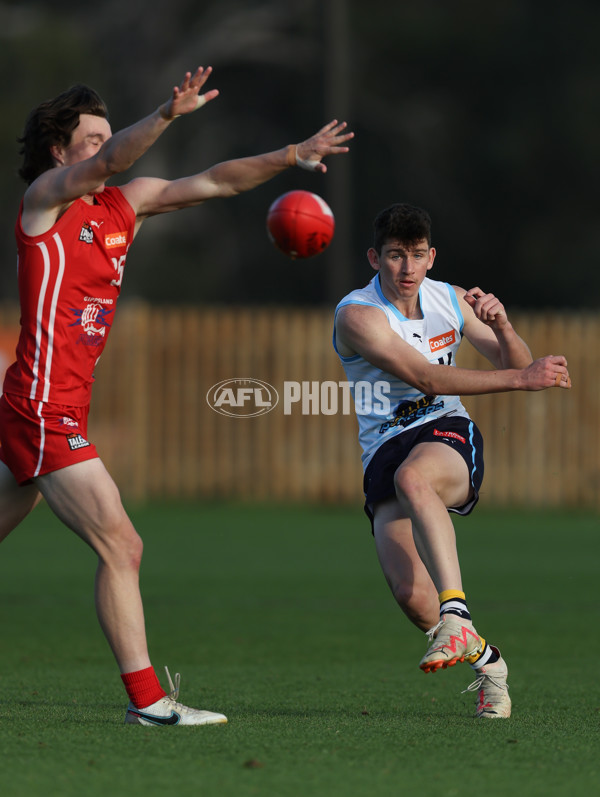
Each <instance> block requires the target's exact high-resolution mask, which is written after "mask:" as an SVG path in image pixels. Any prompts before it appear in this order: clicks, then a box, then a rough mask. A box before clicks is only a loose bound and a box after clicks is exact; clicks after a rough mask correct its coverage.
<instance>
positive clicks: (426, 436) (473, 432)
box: [364, 415, 483, 524]
mask: <svg viewBox="0 0 600 797" xmlns="http://www.w3.org/2000/svg"><path fill="white" fill-rule="evenodd" d="M419 443H445V444H446V445H448V446H452V448H453V449H454V450H455V451H457V452H458V453H459V454H460V455H461V457H462V458H463V459H464V461H465V462H466V463H467V467H468V468H469V477H470V479H471V484H472V486H473V496H472V497H471V498H470V499H469V501H468V502H467V503H466V504H464V505H463V506H452V507H448V511H449V512H455V513H456V514H457V515H468V514H469V513H470V512H471V511H472V510H473V508H474V506H475V504H476V503H477V501H478V500H479V488H480V487H481V482H482V481H483V438H482V437H481V432H480V431H479V429H478V428H477V426H476V425H475V424H474V423H473V421H471V420H470V419H469V418H463V417H461V416H456V415H449V416H447V417H445V418H438V420H437V421H429V422H428V423H423V424H421V425H420V426H416V427H415V428H414V429H408V430H407V431H405V432H401V433H399V434H397V435H394V437H392V438H391V440H387V441H386V442H385V443H383V445H382V446H381V447H380V448H378V449H377V451H376V452H375V454H374V455H373V457H372V459H371V461H370V462H369V464H368V465H367V469H366V471H365V478H364V491H365V512H366V514H367V516H368V517H369V519H370V520H371V524H372V523H373V507H374V506H375V504H377V503H379V502H380V501H385V500H386V499H388V498H391V497H392V496H394V495H395V494H396V490H395V487H394V474H395V472H396V470H397V468H398V466H399V465H401V464H402V463H403V462H404V460H405V459H406V457H407V456H408V455H409V454H410V452H411V451H412V450H413V448H414V447H415V446H418V445H419Z"/></svg>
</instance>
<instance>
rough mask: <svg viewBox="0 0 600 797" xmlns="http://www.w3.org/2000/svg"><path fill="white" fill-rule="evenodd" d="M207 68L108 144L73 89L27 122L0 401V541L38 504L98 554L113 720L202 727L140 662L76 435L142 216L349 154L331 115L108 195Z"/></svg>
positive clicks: (194, 91) (181, 111) (119, 509)
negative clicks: (189, 171)
mask: <svg viewBox="0 0 600 797" xmlns="http://www.w3.org/2000/svg"><path fill="white" fill-rule="evenodd" d="M211 71H212V70H211V67H208V68H207V69H204V68H203V67H199V68H198V69H197V70H196V72H195V73H194V74H192V73H189V72H188V73H187V74H186V75H185V77H184V79H183V81H182V83H181V85H179V86H176V87H174V89H173V91H172V93H171V96H170V97H169V99H168V100H167V101H166V102H165V103H163V104H162V105H160V107H159V108H157V110H155V111H154V112H153V113H151V114H150V115H149V116H147V117H145V118H144V119H142V120H141V121H139V122H137V123H136V124H134V125H132V126H131V127H128V128H126V129H124V130H121V131H120V132H118V133H115V135H112V132H111V128H110V125H109V122H108V118H107V116H108V114H107V109H106V106H105V104H104V102H103V101H102V100H101V98H100V97H99V96H98V95H97V94H96V93H95V92H94V91H93V90H91V89H89V88H88V87H87V86H83V85H77V86H74V87H73V88H71V89H69V90H68V91H66V92H64V93H62V94H61V95H59V96H58V97H56V98H55V99H53V100H50V101H48V102H45V103H42V105H40V106H39V107H38V108H36V109H35V110H34V111H32V113H31V114H30V115H29V117H28V119H27V123H26V126H25V131H24V135H23V137H22V139H21V142H22V144H23V148H22V154H23V156H24V159H23V165H22V168H21V170H20V174H21V176H22V177H23V178H24V180H25V181H26V182H27V183H28V186H29V187H28V188H27V190H26V192H25V195H24V197H23V201H22V203H21V208H20V211H19V217H18V220H17V225H16V238H17V248H18V280H19V293H20V301H21V334H20V338H19V343H18V346H17V359H16V362H15V363H14V364H13V365H11V366H10V368H9V369H8V371H7V373H6V377H5V381H4V392H3V395H2V397H1V398H0V444H1V447H0V540H2V539H4V538H5V537H6V536H7V535H8V534H9V533H10V532H11V531H12V530H13V529H14V528H15V526H17V525H18V524H19V523H20V521H21V520H22V519H23V518H24V517H25V516H26V515H27V514H28V513H29V512H30V511H31V510H32V509H33V507H34V506H35V505H36V504H37V503H38V501H39V500H40V499H41V498H42V497H43V498H44V499H45V500H46V501H47V503H48V504H49V506H50V507H51V509H52V510H53V512H54V513H55V514H56V515H57V516H58V517H59V518H60V519H61V520H62V521H63V522H64V523H65V524H66V525H67V526H68V527H69V528H70V529H72V530H73V531H74V532H75V533H76V534H78V535H79V536H80V537H81V538H82V539H83V540H84V541H85V542H86V543H88V545H90V546H91V548H93V550H94V551H95V552H96V554H97V555H98V569H97V573H96V591H95V595H96V609H97V613H98V618H99V621H100V624H101V627H102V629H103V631H104V633H105V635H106V638H107V640H108V643H109V645H110V647H111V649H112V651H113V653H114V656H115V658H116V660H117V664H118V666H119V669H120V671H121V677H122V679H123V682H124V685H125V688H126V690H127V693H128V695H129V699H130V703H129V707H128V709H127V712H126V715H125V722H127V723H134V724H144V725H165V724H168V725H176V724H181V725H205V724H215V723H223V722H226V721H227V720H226V717H225V716H224V715H223V714H217V713H214V712H210V711H201V710H198V709H193V708H189V707H187V706H183V705H182V704H181V703H178V702H176V698H177V695H178V691H179V689H178V686H179V685H178V678H176V683H175V686H173V683H172V682H171V679H170V676H169V684H170V687H171V692H170V694H169V695H167V694H166V693H165V691H164V690H163V689H162V688H161V686H160V684H159V682H158V679H157V677H156V674H155V672H154V669H153V667H152V665H151V662H150V658H149V655H148V649H147V644H146V632H145V625H144V616H143V609H142V600H141V596H140V590H139V566H140V560H141V556H142V542H141V539H140V537H139V536H138V534H137V532H136V530H135V529H134V527H133V525H132V523H131V521H130V519H129V517H128V516H127V514H126V512H125V510H124V508H123V506H122V504H121V500H120V497H119V492H118V490H117V487H116V485H115V483H114V482H113V480H112V478H111V477H110V475H109V474H108V472H107V471H106V469H105V467H104V465H103V464H102V462H101V460H100V459H99V458H98V454H97V452H96V449H95V447H94V446H93V444H92V443H90V441H89V440H88V439H87V414H88V407H89V401H90V393H91V387H92V383H93V369H94V366H95V364H96V362H97V360H98V357H99V356H100V354H101V352H102V349H103V347H104V345H105V343H106V339H107V336H108V333H109V331H110V328H111V325H112V320H113V317H114V312H115V308H116V304H117V298H118V296H119V293H120V290H121V281H122V277H123V270H124V268H125V262H126V257H127V253H128V251H129V247H130V246H131V244H132V242H133V239H134V238H135V236H136V234H137V232H138V231H139V228H140V226H141V224H142V222H143V221H144V220H145V219H147V218H148V217H149V216H153V215H156V214H159V213H167V212H169V211H172V210H178V209H180V208H186V207H191V206H193V205H197V204H200V203H201V202H204V201H206V200H208V199H213V198H215V197H228V196H233V195H235V194H239V193H241V192H242V191H248V190H250V189H252V188H254V187H256V186H258V185H260V184H261V183H263V182H265V181H267V180H270V179H271V178H273V177H275V176H276V175H277V174H280V173H281V172H283V171H284V170H285V169H287V168H288V167H290V166H294V165H299V166H301V167H303V168H307V169H310V170H312V171H318V172H325V171H326V166H325V165H324V164H323V163H322V159H323V158H324V157H325V156H327V155H335V154H338V153H343V152H347V151H348V147H347V146H345V144H346V142H347V141H349V140H350V139H351V138H352V135H353V134H352V133H349V132H347V131H346V123H345V122H342V123H338V122H337V121H336V120H334V121H332V122H330V123H329V124H327V125H325V126H324V127H323V128H322V129H321V130H319V131H318V132H317V133H315V135H313V136H312V137H310V138H309V139H307V140H306V141H303V142H301V143H299V144H297V145H289V146H287V147H284V148H282V149H280V150H277V151H274V152H269V153H265V154H262V155H256V156H253V157H248V158H241V159H237V160H233V161H227V162H223V163H219V164H217V165H216V166H213V167H211V168H209V169H207V170H206V171H204V172H202V173H200V174H196V175H193V176H191V177H185V178H182V179H179V180H173V181H169V180H161V179H155V178H137V179H133V180H131V182H129V183H127V184H126V185H123V186H122V187H120V188H115V187H107V186H106V182H107V181H108V180H109V178H110V177H112V176H113V175H115V174H119V173H121V172H124V171H125V170H127V169H128V168H129V167H131V166H132V165H133V164H134V163H135V162H136V161H137V160H138V159H139V158H140V157H141V156H142V155H143V154H144V153H145V152H146V151H147V150H148V149H149V148H150V147H151V146H152V144H154V142H155V141H156V140H157V139H158V138H159V136H160V135H161V134H162V133H164V132H165V130H166V129H167V128H168V127H169V126H170V125H171V123H172V122H173V120H174V119H176V118H177V117H178V116H184V115H188V114H190V113H192V112H193V111H195V110H197V109H198V108H200V107H202V106H203V105H204V104H206V103H207V102H209V101H211V100H213V99H214V98H215V97H216V96H217V95H218V91H217V90H214V89H213V90H210V91H207V92H205V93H202V94H201V93H200V92H201V90H202V89H203V87H204V84H205V83H206V81H207V79H208V78H209V76H210V74H211Z"/></svg>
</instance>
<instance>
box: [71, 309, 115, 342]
mask: <svg viewBox="0 0 600 797" xmlns="http://www.w3.org/2000/svg"><path fill="white" fill-rule="evenodd" d="M71 312H72V313H73V315H75V316H76V320H75V321H73V323H72V324H69V326H70V327H74V326H77V325H78V324H79V325H80V326H82V327H83V332H81V334H80V335H79V338H78V340H77V343H78V344H79V343H81V344H83V345H84V346H100V344H101V343H103V342H104V340H105V338H106V331H107V329H110V324H109V322H108V320H107V318H108V316H109V315H110V313H112V309H109V308H107V307H103V306H102V305H101V304H98V303H97V302H90V303H89V304H87V305H86V306H85V308H84V309H83V310H78V309H76V308H75V307H71Z"/></svg>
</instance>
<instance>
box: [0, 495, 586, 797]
mask: <svg viewBox="0 0 600 797" xmlns="http://www.w3.org/2000/svg"><path fill="white" fill-rule="evenodd" d="M131 514H132V517H133V519H134V521H135V523H136V525H137V527H138V529H139V530H140V532H141V534H142V536H143V537H144V540H145V543H146V550H145V555H144V564H143V570H142V590H143V594H144V598H145V606H146V615H147V628H148V636H149V641H150V650H151V654H152V659H153V662H154V665H155V668H156V670H157V672H158V674H159V677H161V679H162V677H163V670H162V666H163V665H164V664H167V665H168V666H169V668H170V669H171V672H172V673H174V672H175V671H179V672H181V673H182V695H181V697H182V699H183V701H184V702H187V703H188V704H190V705H200V706H202V707H206V708H210V709H214V710H217V711H224V712H225V713H226V714H227V715H228V717H229V724H228V725H226V726H215V727H208V728H143V727H139V726H124V725H123V724H122V721H123V715H124V709H125V704H126V699H125V693H124V691H123V688H122V686H121V682H120V679H119V676H118V672H117V669H116V666H115V665H114V663H113V660H112V658H111V655H110V652H109V650H108V647H107V645H106V643H105V641H104V638H103V636H102V634H101V632H100V630H99V628H98V625H97V623H96V619H95V613H94V608H93V601H92V581H93V573H94V569H95V562H94V558H93V556H92V554H91V553H90V552H89V551H88V549H87V548H86V547H85V546H84V545H82V544H81V543H80V542H79V541H78V540H77V539H76V538H75V537H74V535H72V534H71V533H70V532H68V531H67V530H66V529H64V528H63V527H62V526H61V524H60V523H59V522H58V521H56V520H55V519H54V518H53V516H52V515H51V514H50V513H49V512H48V511H47V510H46V509H45V508H44V507H40V508H39V509H38V510H36V512H35V513H34V514H33V515H32V516H31V517H30V518H29V519H28V520H27V521H26V523H24V524H23V525H22V526H21V528H20V529H18V530H17V531H16V532H15V533H13V535H11V537H9V538H8V539H7V540H6V541H5V542H4V543H3V545H2V549H1V552H2V556H1V557H0V592H1V597H2V600H1V604H2V608H1V609H0V628H1V629H2V634H1V637H0V650H1V651H2V667H1V668H0V793H1V794H2V795H4V796H5V797H21V796H22V797H36V796H37V795H46V796H53V795H61V797H71V795H73V797H74V796H75V795H77V796H78V797H79V796H80V795H84V797H88V796H89V797H96V795H113V797H120V795H128V796H129V795H133V797H136V796H137V795H145V796H146V797H154V795H159V794H168V795H192V794H194V795H195V794H203V795H208V797H212V795H216V797H229V796H230V795H231V797H233V795H235V796H236V797H237V795H242V797H245V796H246V795H248V796H249V795H269V796H270V795H273V797H288V795H289V796H290V797H291V796H293V797H296V796H297V797H300V796H302V797H312V796H313V795H314V796H315V797H320V796H321V795H323V797H325V796H326V797H338V795H339V797H342V796H344V797H354V795H373V797H379V795H382V796H383V795H390V796H391V795H398V794H400V795H419V796H421V795H423V797H425V795H427V796H429V795H432V794H442V795H444V797H452V795H464V794H472V793H475V794H481V795H486V797H496V795H512V794H513V793H515V794H519V795H521V794H523V795H528V796H531V797H537V796H538V795H539V797H542V796H543V797H553V796H554V795H568V796H569V797H578V795H586V797H587V795H589V794H590V793H597V792H598V789H599V787H600V763H599V761H600V730H599V729H600V695H599V693H598V686H597V685H598V679H597V675H596V673H595V659H596V656H597V629H598V614H599V612H598V601H597V595H596V593H597V584H598V563H599V561H600V535H599V534H598V531H599V522H598V520H599V519H598V516H591V515H584V514H573V513H566V512H564V513H557V512H553V513H552V514H550V513H547V514H545V513H533V512H531V513H523V512H506V511H502V512H492V511H489V510H488V511H484V510H482V509H478V510H477V511H476V512H475V513H474V514H473V516H472V517H470V518H467V519H459V520H458V521H457V529H458V539H459V548H460V552H461V560H462V563H463V578H464V581H465V585H466V588H467V594H468V597H469V599H470V606H471V609H472V611H473V613H474V615H475V619H476V621H477V625H478V627H479V628H480V629H481V630H482V632H483V633H484V634H485V635H486V637H487V638H488V639H489V640H490V641H491V642H493V643H495V644H499V645H500V646H501V647H502V650H503V653H504V654H505V656H506V658H507V659H508V662H509V667H510V679H509V683H510V686H511V694H512V697H513V712H514V713H513V717H512V718H511V719H510V720H507V721H489V722H486V721H478V720H475V719H474V718H473V717H472V713H473V707H474V696H473V695H472V694H467V695H465V694H461V690H462V689H464V688H465V687H466V686H467V685H468V684H469V683H470V681H471V680H472V671H471V670H470V669H469V668H468V667H466V666H464V665H460V666H458V667H455V668H453V669H452V670H448V671H447V672H441V673H437V674H435V675H427V676H425V675H423V673H421V672H420V670H419V669H418V667H417V663H418V661H419V659H420V657H421V655H422V652H423V648H424V644H425V639H424V636H423V635H422V634H420V633H419V632H417V631H416V630H415V629H414V628H413V627H412V626H411V625H410V623H409V622H408V621H407V620H406V619H405V618H404V616H403V615H402V613H401V612H400V610H399V609H397V608H396V606H395V604H394V602H393V600H392V598H391V596H390V595H389V594H388V591H387V587H386V585H385V583H384V580H383V576H382V575H381V573H380V571H379V566H378V564H377V562H376V557H375V553H374V550H373V545H372V539H371V537H370V532H369V529H368V524H367V521H366V519H365V518H363V516H362V513H361V510H360V509H334V508H331V509H328V508H311V507H258V506H239V505H236V506H225V505H199V506H195V505H194V506H187V505H184V506H163V505H160V506H152V507H148V508H146V509H136V510H132V512H131Z"/></svg>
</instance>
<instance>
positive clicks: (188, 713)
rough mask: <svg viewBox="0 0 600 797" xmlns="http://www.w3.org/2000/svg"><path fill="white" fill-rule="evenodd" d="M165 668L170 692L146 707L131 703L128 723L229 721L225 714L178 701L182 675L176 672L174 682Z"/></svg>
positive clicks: (177, 723)
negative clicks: (191, 706) (138, 706)
mask: <svg viewBox="0 0 600 797" xmlns="http://www.w3.org/2000/svg"><path fill="white" fill-rule="evenodd" d="M165 670H166V673H167V678H168V679H169V688H170V690H171V691H170V693H169V694H168V695H165V697H161V699H160V700H157V701H156V703H152V705H150V706H146V707H145V708H136V707H135V706H134V705H133V703H129V706H128V707H127V713H126V714H125V724H126V725H222V724H224V723H226V722H227V717H226V716H225V715H224V714H215V713H214V712H213V711H203V710H201V709H197V708H189V706H184V705H183V704H182V703H178V702H177V698H178V696H179V684H180V682H181V677H180V675H179V673H176V675H175V684H173V681H172V680H171V675H170V673H169V670H168V669H167V667H165Z"/></svg>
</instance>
